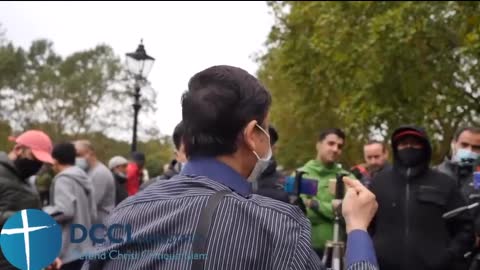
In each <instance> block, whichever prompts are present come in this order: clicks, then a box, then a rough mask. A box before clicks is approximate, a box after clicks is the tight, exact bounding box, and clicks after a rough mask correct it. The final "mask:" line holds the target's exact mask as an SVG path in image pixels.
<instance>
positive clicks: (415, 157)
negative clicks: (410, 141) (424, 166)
mask: <svg viewBox="0 0 480 270" xmlns="http://www.w3.org/2000/svg"><path fill="white" fill-rule="evenodd" d="M398 159H399V160H400V162H401V163H402V164H403V165H405V166H409V167H412V166H416V165H419V164H420V163H422V161H424V160H425V149H416V148H410V147H409V148H405V149H402V150H398Z"/></svg>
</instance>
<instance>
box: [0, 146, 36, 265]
mask: <svg viewBox="0 0 480 270" xmlns="http://www.w3.org/2000/svg"><path fill="white" fill-rule="evenodd" d="M41 207H42V204H41V203H40V198H39V196H38V194H37V193H36V192H35V191H34V190H33V189H32V188H31V187H30V186H29V184H28V183H27V182H26V180H25V179H21V178H20V176H19V174H18V172H17V170H16V168H15V165H14V164H13V162H12V161H11V160H10V159H9V158H8V156H7V154H5V153H3V152H0V227H3V224H4V223H5V221H6V220H7V219H8V218H9V217H10V216H11V215H13V214H14V213H15V212H17V211H20V210H22V209H26V208H34V209H41ZM0 269H2V270H3V269H6V270H7V269H16V268H15V267H13V266H12V265H11V264H9V263H8V262H7V261H6V260H5V258H4V257H3V253H2V252H1V251H0Z"/></svg>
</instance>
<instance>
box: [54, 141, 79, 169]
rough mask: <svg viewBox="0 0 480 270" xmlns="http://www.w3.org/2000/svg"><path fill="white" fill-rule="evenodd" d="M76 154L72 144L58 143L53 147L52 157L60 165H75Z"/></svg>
mask: <svg viewBox="0 0 480 270" xmlns="http://www.w3.org/2000/svg"><path fill="white" fill-rule="evenodd" d="M76 155H77V152H76V150H75V145H73V144H72V143H68V142H67V143H59V144H57V145H55V146H54V147H53V150H52V157H53V158H54V159H55V160H56V161H57V162H58V163H60V165H75V157H76Z"/></svg>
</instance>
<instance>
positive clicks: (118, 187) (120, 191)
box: [112, 172, 128, 205]
mask: <svg viewBox="0 0 480 270" xmlns="http://www.w3.org/2000/svg"><path fill="white" fill-rule="evenodd" d="M112 174H113V177H114V178H115V205H118V204H119V203H120V202H121V201H123V200H125V199H126V198H127V197H128V192H127V188H126V187H125V185H126V183H127V178H124V177H121V176H119V175H118V174H116V173H114V172H112Z"/></svg>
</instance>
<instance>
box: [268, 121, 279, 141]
mask: <svg viewBox="0 0 480 270" xmlns="http://www.w3.org/2000/svg"><path fill="white" fill-rule="evenodd" d="M268 134H269V135H270V145H272V146H273V145H275V143H277V141H278V132H277V130H276V129H275V128H274V127H273V126H272V125H270V126H269V127H268Z"/></svg>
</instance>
